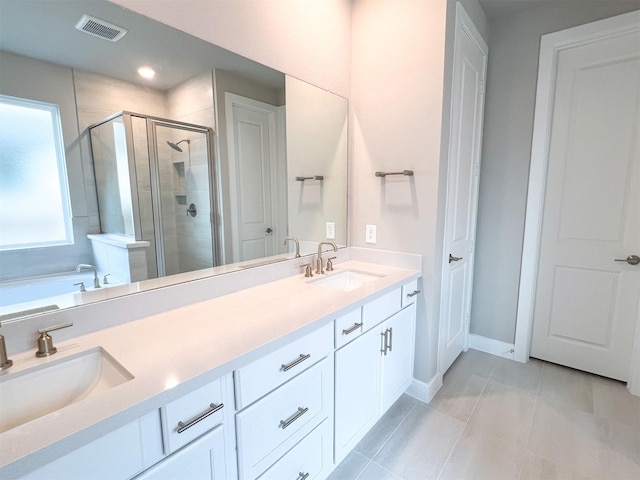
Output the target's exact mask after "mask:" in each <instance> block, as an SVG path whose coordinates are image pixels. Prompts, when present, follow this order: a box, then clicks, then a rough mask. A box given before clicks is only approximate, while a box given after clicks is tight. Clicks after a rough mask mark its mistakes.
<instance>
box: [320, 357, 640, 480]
mask: <svg viewBox="0 0 640 480" xmlns="http://www.w3.org/2000/svg"><path fill="white" fill-rule="evenodd" d="M329 478H330V480H355V479H358V480H374V479H375V480H392V479H393V480H414V479H415V480H423V479H425V480H426V479H441V480H444V479H455V480H459V479H490V480H500V479H522V480H524V479H562V480H564V479H598V480H600V479H606V480H610V479H612V480H613V479H629V480H638V479H640V397H634V396H632V395H630V394H629V392H628V391H627V390H626V387H625V385H624V384H622V383H620V382H616V381H613V380H608V379H605V378H601V377H597V376H594V375H590V374H587V373H583V372H580V371H576V370H572V369H569V368H564V367H560V366H558V365H554V364H551V363H546V362H541V361H538V360H532V361H530V362H529V363H527V364H521V363H516V362H513V361H510V360H505V359H502V358H499V357H494V356H492V355H487V354H485V353H481V352H478V351H475V350H469V351H468V352H466V353H463V354H462V355H461V356H460V357H459V358H458V360H456V362H455V363H454V364H453V365H452V367H451V369H449V371H448V372H447V373H446V375H445V376H444V385H443V387H442V388H441V389H440V391H439V392H438V394H437V395H436V397H435V398H434V399H433V401H432V402H431V403H430V404H428V405H427V404H424V403H421V402H419V401H417V400H415V399H413V398H412V397H409V396H407V395H404V396H403V397H401V398H400V400H398V401H397V402H396V403H395V404H394V405H393V406H392V407H391V409H390V410H389V411H388V412H387V413H386V414H385V416H384V417H383V418H382V419H380V421H379V422H378V423H377V424H376V425H375V427H374V428H373V429H372V430H371V431H370V432H369V433H368V434H367V436H366V437H365V438H364V439H363V440H362V441H361V442H360V443H359V444H358V445H357V446H356V448H355V449H354V451H352V452H351V453H350V454H349V455H348V456H347V457H346V458H345V460H344V461H343V462H342V463H341V464H340V465H338V467H337V468H336V470H335V471H334V472H333V474H332V475H331V477H329Z"/></svg>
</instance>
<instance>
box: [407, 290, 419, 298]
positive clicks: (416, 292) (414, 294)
mask: <svg viewBox="0 0 640 480" xmlns="http://www.w3.org/2000/svg"><path fill="white" fill-rule="evenodd" d="M419 293H420V290H414V291H413V293H407V297H409V298H411V297H415V296H416V295H417V294H419Z"/></svg>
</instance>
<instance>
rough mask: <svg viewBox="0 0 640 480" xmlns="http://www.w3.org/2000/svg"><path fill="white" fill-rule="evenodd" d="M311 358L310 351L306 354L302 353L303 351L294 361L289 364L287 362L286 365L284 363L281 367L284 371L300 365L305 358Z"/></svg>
mask: <svg viewBox="0 0 640 480" xmlns="http://www.w3.org/2000/svg"><path fill="white" fill-rule="evenodd" d="M310 358H311V354H310V353H307V354H306V355H304V354H302V353H301V354H300V356H299V357H298V358H296V359H295V360H294V361H293V362H291V363H288V364H286V365H285V364H284V363H283V364H282V365H281V367H280V369H281V370H282V371H283V372H286V371H287V370H290V369H292V368H293V367H295V366H296V365H298V364H300V363H302V362H304V361H305V360H309V359H310Z"/></svg>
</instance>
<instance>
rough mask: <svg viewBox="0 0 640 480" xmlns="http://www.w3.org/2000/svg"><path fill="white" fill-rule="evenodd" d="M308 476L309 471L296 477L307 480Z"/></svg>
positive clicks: (298, 479) (299, 479)
mask: <svg viewBox="0 0 640 480" xmlns="http://www.w3.org/2000/svg"><path fill="white" fill-rule="evenodd" d="M307 478H309V472H307V473H302V472H300V473H298V478H296V480H307Z"/></svg>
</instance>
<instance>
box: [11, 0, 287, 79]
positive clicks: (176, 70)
mask: <svg viewBox="0 0 640 480" xmlns="http://www.w3.org/2000/svg"><path fill="white" fill-rule="evenodd" d="M84 14H87V15H91V16H93V17H97V18H99V19H101V20H105V21H107V22H109V23H112V24H115V25H117V26H119V27H123V28H126V29H127V30H128V33H127V34H126V35H125V36H124V37H123V38H122V39H121V40H119V41H117V42H111V41H108V40H104V39H101V38H97V37H93V36H91V35H88V34H86V33H83V32H81V31H79V30H77V29H76V28H75V25H76V23H77V22H78V21H79V20H80V18H81V17H82V16H83V15H84ZM0 49H2V50H6V51H9V52H13V53H17V54H20V55H25V56H29V57H33V58H38V59H40V60H46V61H49V62H52V63H57V64H61V65H66V66H69V67H72V68H78V69H82V70H87V71H91V72H95V73H98V74H102V75H107V76H111V77H115V78H119V79H121V80H125V81H128V82H133V83H138V84H144V85H147V86H149V87H151V88H155V89H159V90H167V89H169V88H172V87H173V86H175V85H177V84H180V83H182V82H183V81H185V80H188V79H189V78H192V77H194V76H195V75H197V74H200V73H202V72H203V71H205V70H207V69H211V68H213V66H214V65H215V66H216V68H221V69H225V70H230V71H234V72H236V73H238V74H241V75H243V76H245V77H247V78H251V79H253V80H256V81H260V82H262V83H264V84H267V85H270V86H273V87H282V86H283V85H284V75H283V74H282V73H280V72H277V71H275V70H273V69H270V68H268V67H265V66H264V65H260V64H258V63H256V62H253V61H250V60H248V59H246V58H243V57H240V56H238V55H236V54H234V53H232V52H229V51H228V50H224V49H222V48H220V47H216V46H214V45H212V44H210V43H208V42H205V41H204V40H200V39H198V38H196V37H193V36H191V35H188V34H186V33H184V32H181V31H179V30H176V29H174V28H171V27H169V26H167V25H164V24H161V23H159V22H155V21H153V20H151V19H149V18H147V17H144V16H142V15H139V14H137V13H134V12H131V11H130V10H127V9H125V8H123V7H120V6H118V5H115V4H113V3H109V2H107V1H103V0H28V1H27V0H0ZM143 65H148V66H151V67H153V68H154V69H155V71H156V77H155V78H154V79H153V80H151V81H149V80H143V79H142V78H141V77H140V76H139V75H138V74H137V69H138V67H140V66H143Z"/></svg>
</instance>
